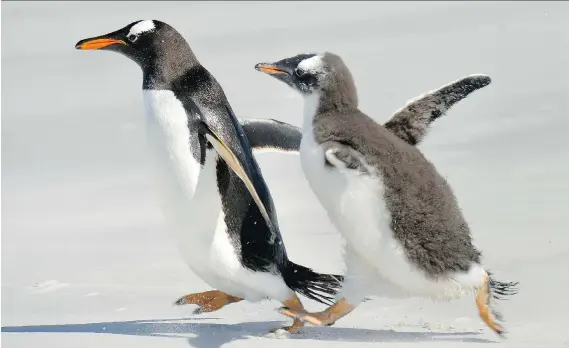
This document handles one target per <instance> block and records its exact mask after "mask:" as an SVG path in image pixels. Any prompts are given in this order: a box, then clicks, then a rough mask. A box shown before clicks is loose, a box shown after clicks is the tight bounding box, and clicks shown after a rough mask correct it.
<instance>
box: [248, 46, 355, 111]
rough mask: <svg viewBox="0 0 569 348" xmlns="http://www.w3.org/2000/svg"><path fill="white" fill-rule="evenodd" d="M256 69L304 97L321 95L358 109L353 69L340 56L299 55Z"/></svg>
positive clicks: (261, 65) (257, 66) (259, 66)
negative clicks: (315, 94) (351, 71)
mask: <svg viewBox="0 0 569 348" xmlns="http://www.w3.org/2000/svg"><path fill="white" fill-rule="evenodd" d="M255 69H257V70H258V71H262V72H264V73H266V74H269V75H271V76H273V77H274V78H276V79H278V80H280V81H283V82H284V83H286V84H288V85H289V86H291V87H292V88H294V89H296V90H297V91H299V92H300V93H301V94H303V95H309V94H313V93H315V92H316V93H319V94H321V95H326V97H328V99H331V100H332V99H334V101H333V102H334V103H336V101H339V102H341V103H342V104H346V105H350V106H355V105H357V103H358V97H357V93H356V85H355V83H354V79H353V77H352V74H351V73H350V70H349V69H348V67H347V66H346V64H345V63H344V61H343V60H342V58H340V57H339V56H337V55H335V54H333V53H329V52H326V53H324V54H318V55H317V54H299V55H296V56H294V57H291V58H285V59H282V60H279V61H278V62H276V63H259V64H257V65H255Z"/></svg>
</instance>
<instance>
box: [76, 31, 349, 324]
mask: <svg viewBox="0 0 569 348" xmlns="http://www.w3.org/2000/svg"><path fill="white" fill-rule="evenodd" d="M75 47H76V48H77V49H81V50H92V49H99V50H108V51H114V52H117V53H120V54H123V55H125V56H126V57H128V58H130V59H131V60H133V61H134V62H136V63H137V64H138V65H139V66H140V68H141V69H142V75H143V81H142V95H143V99H144V105H145V108H146V117H145V120H146V125H147V138H148V142H149V145H150V146H149V151H148V154H149V156H150V158H151V159H152V161H153V163H152V169H153V175H154V178H155V183H156V186H157V189H158V190H157V192H158V201H159V204H160V207H161V209H162V212H163V214H164V216H165V220H166V222H167V223H168V224H169V230H170V232H171V234H172V236H173V238H174V240H175V242H176V244H177V246H178V248H179V250H180V252H181V255H182V256H183V258H184V259H185V261H186V263H187V264H188V265H189V266H190V268H191V269H192V270H193V271H194V272H195V273H196V274H197V275H198V276H199V277H200V278H202V279H203V280H204V281H205V282H206V283H207V284H208V285H210V286H212V287H214V288H215V289H216V290H213V291H206V292H203V293H197V294H190V295H186V296H184V297H182V298H181V299H179V300H178V301H176V304H196V305H198V306H199V308H198V312H211V311H215V310H218V309H220V308H222V307H223V306H225V305H227V304H230V303H234V302H239V301H241V300H243V299H246V300H248V301H260V300H263V299H274V300H277V301H280V302H281V303H282V304H283V305H284V306H286V307H288V308H293V309H296V310H303V305H302V303H301V301H300V300H299V298H298V297H297V295H296V292H298V293H300V294H302V295H304V296H306V297H308V298H310V299H313V300H316V301H319V302H321V303H332V302H331V301H332V300H333V296H334V295H335V294H336V292H337V291H338V289H340V287H341V281H342V280H343V278H342V277H341V276H339V275H329V274H319V273H316V272H314V271H312V270H311V269H309V268H307V267H304V266H301V265H298V264H295V263H293V262H292V261H290V260H289V258H288V256H287V252H286V249H285V246H284V244H283V241H282V237H281V234H280V231H279V226H278V221H277V214H276V211H275V208H274V206H273V200H272V198H271V194H270V191H269V189H268V187H267V185H266V184H265V181H264V179H263V176H262V174H261V171H260V169H259V166H258V164H257V162H256V160H255V158H254V157H253V154H252V149H251V145H250V144H251V143H253V144H254V145H255V146H256V147H257V148H259V149H266V148H272V149H277V150H284V151H286V150H291V149H294V148H295V147H296V145H297V143H295V141H296V140H298V139H295V138H294V137H293V138H291V137H288V136H287V133H289V132H291V131H293V132H294V128H291V126H289V125H286V124H282V123H279V122H275V121H248V122H245V127H244V126H243V125H241V124H240V122H239V120H238V119H237V118H236V117H235V115H234V113H233V110H232V108H231V106H230V104H229V102H228V100H227V98H226V96H225V93H224V92H223V90H222V88H221V86H220V85H219V84H218V82H217V81H216V79H215V78H214V77H213V76H212V75H211V74H210V72H209V71H208V70H206V68H204V67H203V66H202V65H201V64H200V62H199V61H198V59H197V58H196V56H195V55H194V53H193V52H192V50H191V48H190V46H189V45H188V43H187V42H186V40H185V39H184V38H183V37H182V36H181V35H180V34H179V33H178V31H176V30H175V29H174V28H172V27H171V26H170V25H168V24H166V23H164V22H161V21H158V20H140V21H136V22H133V23H131V24H129V25H127V26H125V27H124V28H122V29H119V30H117V31H114V32H112V33H108V34H105V35H102V36H97V37H92V38H88V39H84V40H81V41H79V42H78V43H77V44H76V46H75ZM246 129H248V130H249V133H248V134H246V133H245V132H246ZM302 325H303V323H302V322H301V321H300V320H297V319H295V321H294V323H293V325H292V326H289V327H286V328H283V329H284V330H285V331H284V332H295V331H296V330H297V329H298V328H299V327H300V326H302ZM273 331H278V330H273ZM281 333H283V331H281Z"/></svg>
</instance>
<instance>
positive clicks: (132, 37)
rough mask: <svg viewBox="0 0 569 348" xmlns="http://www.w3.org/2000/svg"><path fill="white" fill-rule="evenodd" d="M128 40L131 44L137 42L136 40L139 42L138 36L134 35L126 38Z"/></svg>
mask: <svg viewBox="0 0 569 348" xmlns="http://www.w3.org/2000/svg"><path fill="white" fill-rule="evenodd" d="M126 38H127V39H128V41H130V42H136V40H138V36H136V35H134V34H130V35H128V36H127V37H126Z"/></svg>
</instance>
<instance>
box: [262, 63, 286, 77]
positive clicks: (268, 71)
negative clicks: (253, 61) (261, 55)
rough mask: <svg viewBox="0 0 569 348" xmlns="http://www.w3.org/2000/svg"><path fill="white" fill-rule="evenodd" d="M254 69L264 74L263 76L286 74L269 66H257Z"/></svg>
mask: <svg viewBox="0 0 569 348" xmlns="http://www.w3.org/2000/svg"><path fill="white" fill-rule="evenodd" d="M255 69H257V70H259V71H262V72H264V73H265V74H269V75H278V74H288V73H287V72H286V71H284V70H281V69H279V68H277V67H276V66H274V65H271V64H257V65H256V66H255Z"/></svg>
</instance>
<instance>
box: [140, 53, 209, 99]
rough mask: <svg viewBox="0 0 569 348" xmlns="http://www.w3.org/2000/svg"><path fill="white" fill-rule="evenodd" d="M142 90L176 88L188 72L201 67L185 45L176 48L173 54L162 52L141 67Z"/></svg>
mask: <svg viewBox="0 0 569 348" xmlns="http://www.w3.org/2000/svg"><path fill="white" fill-rule="evenodd" d="M141 67H142V74H143V86H142V88H143V89H157V90H160V89H168V90H172V89H174V88H175V87H176V85H177V82H178V81H180V80H182V79H183V77H184V76H185V75H187V74H188V72H189V71H191V70H194V69H196V68H199V67H201V65H200V63H199V61H198V60H197V58H196V56H195V55H194V53H193V52H192V50H191V49H190V48H189V46H187V45H182V46H181V47H177V50H176V52H175V53H171V54H167V52H164V53H163V54H161V55H160V56H158V57H155V59H152V60H151V62H150V63H149V64H148V65H143V66H141Z"/></svg>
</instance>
